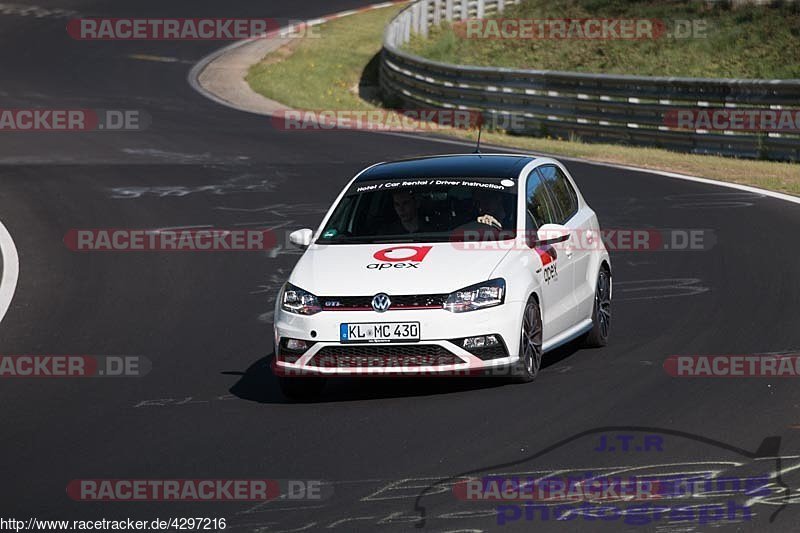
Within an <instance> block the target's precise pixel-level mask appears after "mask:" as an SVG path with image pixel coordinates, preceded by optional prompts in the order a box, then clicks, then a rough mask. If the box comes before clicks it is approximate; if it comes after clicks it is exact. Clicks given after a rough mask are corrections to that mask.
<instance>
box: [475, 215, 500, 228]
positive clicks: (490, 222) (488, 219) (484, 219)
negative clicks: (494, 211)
mask: <svg viewBox="0 0 800 533" xmlns="http://www.w3.org/2000/svg"><path fill="white" fill-rule="evenodd" d="M478 222H479V223H481V224H486V225H487V226H494V227H495V228H497V229H503V225H502V224H500V222H499V221H498V220H497V219H496V218H494V217H493V216H492V215H481V216H479V217H478Z"/></svg>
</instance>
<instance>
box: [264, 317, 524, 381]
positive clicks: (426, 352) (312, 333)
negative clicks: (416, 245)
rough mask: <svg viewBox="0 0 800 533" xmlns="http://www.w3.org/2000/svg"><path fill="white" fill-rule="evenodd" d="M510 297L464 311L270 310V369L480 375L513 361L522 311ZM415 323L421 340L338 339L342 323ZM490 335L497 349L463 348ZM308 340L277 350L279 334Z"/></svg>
mask: <svg viewBox="0 0 800 533" xmlns="http://www.w3.org/2000/svg"><path fill="white" fill-rule="evenodd" d="M517 307H521V304H520V306H516V305H513V304H510V303H509V302H506V303H504V304H503V305H499V306H497V307H492V308H489V309H481V310H477V311H470V312H466V313H451V312H449V311H446V310H444V309H422V310H411V309H407V310H406V309H403V310H389V311H386V312H384V313H377V312H375V311H322V312H319V313H317V314H314V315H310V316H305V315H297V314H293V313H288V312H286V311H283V310H282V309H280V308H278V309H277V310H276V313H275V326H274V330H275V332H274V334H275V353H276V357H275V360H274V363H273V370H274V371H275V372H276V374H278V375H283V376H291V375H298V376H301V375H387V374H388V375H408V376H414V375H417V376H419V375H438V376H442V375H453V376H464V375H485V374H486V371H487V370H492V369H498V370H500V369H504V368H510V367H511V365H512V364H513V363H515V362H516V361H517V360H518V356H517V353H518V352H517V350H518V345H519V335H520V329H521V320H522V319H521V313H517V312H512V309H517ZM358 322H361V323H364V322H368V323H372V322H375V323H382V322H419V327H420V340H419V341H402V342H363V343H362V342H359V343H342V342H341V341H340V338H339V331H340V325H341V324H348V323H358ZM482 335H495V336H496V337H497V338H498V339H499V340H500V346H499V348H497V349H495V348H491V349H490V348H484V349H482V350H477V349H471V350H466V349H465V348H464V347H463V346H462V345H461V344H462V343H461V341H462V340H463V339H464V338H467V337H476V336H482ZM289 338H291V339H298V340H304V341H306V342H308V343H310V344H311V343H313V344H312V345H311V346H310V347H309V348H307V349H306V350H305V351H304V352H299V353H298V352H289V351H286V350H282V345H281V341H282V340H284V339H289Z"/></svg>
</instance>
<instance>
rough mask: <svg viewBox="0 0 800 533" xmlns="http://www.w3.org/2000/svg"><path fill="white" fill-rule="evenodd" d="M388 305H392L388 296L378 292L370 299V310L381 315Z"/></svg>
mask: <svg viewBox="0 0 800 533" xmlns="http://www.w3.org/2000/svg"><path fill="white" fill-rule="evenodd" d="M390 305H392V301H391V300H390V299H389V295H388V294H385V293H382V292H379V293H378V294H376V295H375V296H373V297H372V308H373V309H374V310H375V311H376V312H378V313H383V312H384V311H386V310H387V309H389V306H390Z"/></svg>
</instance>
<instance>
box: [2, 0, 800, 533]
mask: <svg viewBox="0 0 800 533" xmlns="http://www.w3.org/2000/svg"><path fill="white" fill-rule="evenodd" d="M37 1H38V3H37V4H36V5H37V6H40V7H43V8H46V9H50V10H54V9H56V8H58V9H64V10H72V11H74V12H75V13H76V15H73V16H103V17H126V16H127V17H132V16H148V17H164V16H170V17H204V16H207V17H212V16H217V17H247V16H250V17H275V18H280V19H281V20H287V19H291V18H296V19H300V18H311V17H317V16H321V15H325V14H328V13H332V12H335V11H340V10H343V9H348V8H352V7H357V6H359V5H365V4H366V2H357V1H341V0H335V1H334V0H298V1H295V2H277V1H274V0H267V1H265V2H254V1H247V0H227V1H226V2H224V3H223V2H210V1H192V2H190V1H187V0H172V1H170V2H163V1H160V2H157V1H153V0H144V1H137V2H131V1H128V0H124V1H123V0H118V1H114V2H110V1H109V2H99V1H98V2H91V1H85V0H37ZM16 2H17V3H25V4H27V1H26V0H16ZM3 5H4V4H0V8H2V6H3ZM3 13H4V12H3V10H2V9H0V80H2V81H0V98H2V100H1V101H2V106H1V107H3V108H25V107H47V108H62V109H74V108H93V109H138V110H144V111H146V112H147V113H148V114H149V115H150V116H151V117H152V124H151V126H150V127H149V129H147V130H146V131H141V132H118V133H112V132H94V133H8V132H4V133H2V134H1V135H2V136H1V137H0V221H2V223H3V224H4V225H5V226H6V227H7V228H8V231H9V232H10V234H11V235H12V237H13V239H14V242H15V244H16V248H17V250H18V253H19V265H20V266H19V272H20V273H19V282H18V285H17V288H16V294H15V295H14V299H13V301H12V303H11V306H10V308H9V310H8V312H7V314H6V316H5V317H4V318H3V319H2V324H1V325H0V354H90V355H138V356H143V357H145V358H147V359H148V360H149V361H150V362H151V363H152V370H151V371H150V372H149V374H147V375H146V376H144V377H141V378H128V379H99V378H98V379H38V380H37V379H5V380H2V381H0V404H1V405H2V409H1V410H0V412H2V415H0V416H1V417H2V437H0V457H1V458H2V459H0V472H1V473H2V480H3V482H2V486H1V487H0V509H1V510H2V512H0V517H2V518H9V517H15V518H17V519H25V520H27V519H28V518H29V517H37V518H41V519H70V520H72V519H75V520H86V519H100V518H108V519H112V518H133V519H143V520H152V519H155V518H161V519H167V518H170V517H188V516H194V517H210V518H214V517H217V518H222V517H225V518H226V519H227V521H228V530H231V531H253V532H256V531H318V530H325V531H327V530H331V531H355V530H359V531H403V530H414V529H416V528H424V529H426V530H430V531H439V532H443V531H505V530H514V531H516V530H529V529H532V528H534V527H537V528H541V529H542V530H547V531H550V530H554V531H555V530H558V531H574V530H586V531H619V530H627V531H637V530H656V529H657V530H659V531H679V530H680V531H706V530H708V529H711V528H712V527H714V528H718V527H721V528H722V530H726V531H796V530H797V529H798V527H800V526H799V525H798V524H800V513H798V511H797V503H800V499H798V490H800V476H799V475H797V467H798V466H800V392H798V390H800V389H798V385H797V382H796V381H795V380H792V379H767V378H761V379H717V380H712V379H676V378H671V377H669V376H668V375H667V374H666V373H665V371H664V369H663V367H662V364H663V361H664V359H665V358H666V357H667V356H669V355H673V354H698V355H704V354H763V353H770V352H791V351H795V352H796V351H797V350H800V328H798V318H799V317H800V313H799V312H798V304H799V303H800V283H798V281H797V275H798V272H800V254H798V252H797V248H796V245H797V242H798V235H799V234H800V206H798V205H796V204H791V203H788V202H783V201H780V200H777V199H773V198H769V197H766V196H762V195H758V194H752V193H748V192H742V191H737V190H733V189H727V188H721V187H716V186H710V185H705V184H698V183H693V182H688V181H683V180H677V179H671V178H666V177H663V176H657V175H653V174H648V173H645V172H633V171H627V170H621V169H616V168H611V167H607V166H598V165H591V164H586V163H579V162H568V167H569V169H570V171H571V172H572V173H573V175H574V176H575V177H576V179H577V181H578V183H579V185H580V187H581V190H582V192H583V194H584V196H585V197H586V198H587V200H588V201H589V203H590V204H591V206H592V207H593V208H594V209H595V210H596V211H597V213H598V215H599V218H600V221H601V224H602V225H603V226H604V227H606V228H637V229H656V230H663V229H676V228H677V229H680V228H683V229H705V230H707V235H713V242H712V241H709V243H710V244H712V245H711V246H710V247H709V249H707V250H703V251H660V252H614V251H612V261H613V267H614V283H615V285H614V307H613V309H614V322H613V331H612V339H611V342H610V345H609V346H608V347H607V348H603V349H595V350H580V349H578V348H576V347H575V346H571V345H569V346H566V347H564V348H561V349H559V350H558V351H557V352H556V353H553V354H550V355H549V356H548V357H546V358H545V365H546V366H545V368H544V370H543V372H542V374H541V375H540V376H539V378H538V379H537V381H536V382H535V383H533V384H529V385H510V384H504V383H502V382H496V381H491V380H487V379H476V378H471V379H462V380H447V379H437V380H422V379H388V378H385V379H370V380H367V381H353V380H337V381H334V382H332V383H331V384H330V385H329V386H328V388H327V389H326V391H325V393H324V394H323V396H322V397H321V398H320V401H319V402H316V403H308V404H294V403H289V402H287V401H286V400H285V399H284V398H283V397H282V395H281V394H280V392H279V390H278V389H277V384H276V381H275V378H274V377H272V376H271V374H270V372H269V369H268V360H269V357H270V354H271V353H272V325H271V312H272V308H273V302H274V298H275V295H276V292H277V291H278V288H279V287H280V285H281V284H282V283H283V281H284V280H285V278H286V277H287V276H288V273H289V271H290V270H291V268H292V266H293V264H294V263H295V262H296V260H297V259H298V257H299V256H298V255H297V252H296V251H295V250H290V249H286V248H283V247H282V248H280V249H278V250H277V251H276V252H274V253H212V254H201V253H76V252H72V251H70V250H69V249H68V248H67V247H66V246H65V245H64V243H63V242H62V239H63V238H64V235H65V234H66V233H67V231H68V230H69V229H71V228H115V227H118V228H166V227H186V226H214V227H225V228H227V227H256V226H257V227H271V228H274V229H275V231H277V232H278V233H279V235H280V236H281V239H282V238H283V235H284V232H285V231H286V230H288V229H297V228H301V227H311V226H316V225H317V224H318V223H319V221H320V219H321V217H322V214H323V212H324V211H325V210H326V209H327V207H328V206H329V204H330V202H331V201H332V200H333V199H334V197H335V195H336V194H337V193H338V192H339V190H340V188H341V187H342V185H343V183H345V181H346V180H347V179H349V178H350V177H351V176H352V175H353V174H354V173H355V172H357V171H358V170H360V169H361V168H363V167H365V166H367V165H369V164H371V163H373V162H376V161H380V160H386V159H394V158H401V157H407V156H413V155H419V154H437V153H450V152H453V151H463V150H466V149H467V148H464V147H460V146H453V145H448V144H444V143H439V142H432V141H430V140H426V139H414V138H409V137H400V136H390V135H385V134H376V133H365V132H344V131H338V132H324V133H317V132H286V131H278V130H275V129H273V128H272V127H271V126H270V123H269V119H267V118H265V117H261V116H256V115H251V114H247V113H242V112H238V111H235V110H232V109H229V108H226V107H222V106H219V105H217V104H215V103H213V102H211V101H210V100H207V99H206V98H204V97H203V96H201V95H200V94H198V93H196V92H195V91H194V90H193V89H192V88H191V87H190V86H189V84H188V83H187V81H186V76H187V73H188V71H189V70H190V68H191V66H192V65H193V64H194V63H195V62H196V61H198V60H200V59H201V58H202V57H203V56H205V55H206V54H208V53H210V52H211V51H213V50H215V49H217V48H219V47H220V46H222V45H223V44H225V43H220V42H154V41H151V42H136V41H131V42H111V41H109V42H103V41H98V42H81V41H76V40H73V39H71V38H70V37H69V36H68V35H67V33H66V31H65V29H64V28H65V24H66V21H67V20H68V18H69V16H64V14H63V13H59V12H57V11H55V12H54V13H53V14H51V15H45V16H40V17H35V16H30V15H28V16H25V15H21V14H15V13H14V12H13V10H10V14H9V13H5V14H3ZM131 55H139V56H140V57H141V55H145V56H155V57H158V58H169V59H161V60H142V59H135V58H131V57H130V56H131ZM708 230H710V231H708ZM2 264H3V267H4V268H5V267H6V264H5V260H3V263H2ZM603 432H605V433H609V432H611V433H618V434H634V433H636V434H640V433H642V434H659V435H662V436H663V443H664V446H663V450H661V451H657V450H649V451H641V450H639V451H635V450H634V451H628V452H622V451H617V452H598V451H594V448H595V447H597V446H598V435H599V434H600V433H603ZM665 465H672V466H665ZM639 467H640V468H641V470H633V469H636V468H639ZM687 468H711V469H714V470H720V471H724V472H725V473H726V474H728V475H731V476H737V475H742V476H754V475H756V474H758V473H760V474H764V473H772V474H774V473H775V472H780V474H781V475H780V476H778V477H779V479H778V480H776V484H775V488H776V492H775V494H776V496H775V497H774V498H772V499H771V500H769V501H760V502H758V503H757V504H756V505H753V506H752V507H751V510H752V517H751V518H750V519H741V516H740V519H735V520H727V519H723V520H719V521H716V522H713V523H709V524H704V525H701V524H699V523H698V522H697V521H694V522H688V523H687V522H667V521H665V520H663V519H662V520H661V521H660V522H653V523H652V524H650V525H624V526H623V525H622V524H621V523H620V522H619V521H601V520H593V521H585V522H584V519H583V518H577V519H575V520H572V521H568V522H555V521H553V520H550V521H546V522H541V523H539V522H536V523H534V522H530V521H526V520H524V519H519V520H515V521H512V520H509V521H508V523H507V524H505V525H499V524H498V518H497V516H496V511H495V509H496V503H491V502H489V503H480V502H464V501H459V500H458V499H456V498H454V497H453V492H452V490H451V488H450V485H449V484H448V483H451V482H452V479H453V478H457V477H458V476H463V475H466V474H469V473H482V474H485V473H522V472H534V471H536V472H544V471H552V472H568V471H570V470H576V469H582V470H587V469H588V470H592V469H593V470H598V471H599V470H602V469H607V471H625V472H633V471H641V472H663V471H675V472H684V471H685V470H686V469H687ZM87 478H90V479H95V478H104V479H105V478H135V479H151V478H156V479H174V478H193V479H199V478H214V479H217V478H220V479H249V478H270V479H283V480H287V479H303V480H324V481H325V482H326V484H325V487H327V488H328V491H332V494H330V497H328V498H326V499H324V500H311V501H309V500H303V501H291V500H287V499H279V500H275V501H272V502H269V503H255V502H241V501H238V502H236V501H235V502H213V503H212V502H200V503H198V502H194V503H191V502H178V503H176V502H82V501H73V500H72V499H70V498H69V497H68V495H67V493H66V490H65V488H66V486H67V484H68V483H69V481H70V480H73V479H87ZM537 520H538V518H537Z"/></svg>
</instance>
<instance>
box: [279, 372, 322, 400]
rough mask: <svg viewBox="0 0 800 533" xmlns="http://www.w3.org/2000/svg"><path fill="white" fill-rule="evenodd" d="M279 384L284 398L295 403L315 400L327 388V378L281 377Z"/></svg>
mask: <svg viewBox="0 0 800 533" xmlns="http://www.w3.org/2000/svg"><path fill="white" fill-rule="evenodd" d="M278 384H279V385H280V387H281V392H282V393H283V395H284V396H286V397H287V398H289V399H290V400H294V401H300V402H302V401H309V400H313V399H315V398H316V397H317V396H319V394H320V393H321V392H322V389H323V388H324V387H325V378H318V377H291V378H287V377H279V378H278Z"/></svg>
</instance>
